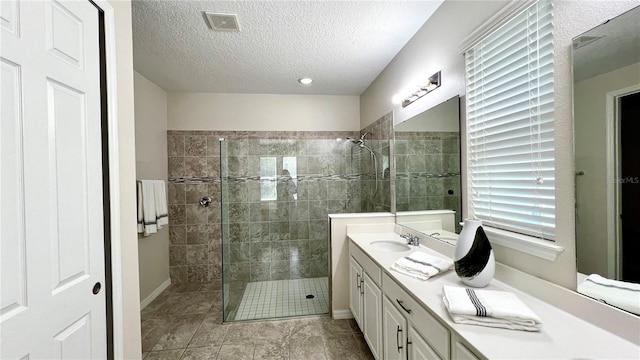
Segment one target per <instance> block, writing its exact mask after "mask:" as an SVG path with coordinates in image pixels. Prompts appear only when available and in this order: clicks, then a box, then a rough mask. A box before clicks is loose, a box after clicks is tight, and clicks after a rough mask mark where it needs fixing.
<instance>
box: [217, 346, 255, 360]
mask: <svg viewBox="0 0 640 360" xmlns="http://www.w3.org/2000/svg"><path fill="white" fill-rule="evenodd" d="M254 348H255V345H253V344H229V345H226V344H225V345H222V347H220V352H219V353H218V359H217V360H252V359H253V350H254Z"/></svg>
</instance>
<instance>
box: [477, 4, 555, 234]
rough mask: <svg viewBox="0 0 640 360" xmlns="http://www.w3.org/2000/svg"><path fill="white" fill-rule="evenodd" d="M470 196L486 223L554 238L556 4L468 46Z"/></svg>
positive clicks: (524, 15)
mask: <svg viewBox="0 0 640 360" xmlns="http://www.w3.org/2000/svg"><path fill="white" fill-rule="evenodd" d="M465 60H466V61H465V62H466V78H467V107H466V108H467V138H468V147H467V149H468V150H467V151H468V159H469V167H468V174H469V201H470V203H471V204H470V205H471V209H472V212H473V214H474V216H475V217H476V218H478V219H480V220H482V221H483V223H484V224H485V225H486V226H489V227H496V228H499V229H504V230H509V231H513V232H517V233H521V234H526V235H531V236H535V237H538V238H544V239H548V240H554V236H555V174H554V139H553V130H554V129H553V95H554V94H553V6H552V3H551V1H548V0H544V1H538V2H535V3H534V4H533V5H531V6H530V7H528V8H527V9H526V10H524V11H523V12H522V13H520V14H519V15H517V16H515V17H514V18H512V19H511V20H510V21H508V22H507V23H505V24H504V25H502V26H501V27H500V28H499V29H497V30H496V31H495V32H493V33H491V34H490V35H488V36H487V37H486V38H484V39H482V40H481V41H480V42H478V43H477V44H476V45H474V46H473V47H472V48H471V49H469V50H468V51H467V52H466V53H465Z"/></svg>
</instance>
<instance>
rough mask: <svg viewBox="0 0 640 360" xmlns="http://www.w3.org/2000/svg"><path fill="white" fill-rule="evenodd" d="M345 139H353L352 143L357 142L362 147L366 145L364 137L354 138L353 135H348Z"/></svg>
mask: <svg viewBox="0 0 640 360" xmlns="http://www.w3.org/2000/svg"><path fill="white" fill-rule="evenodd" d="M345 139H347V140H349V141H351V143H353V144H356V145H358V146H360V147H364V140H363V139H362V138H360V139H354V138H352V137H346V138H345Z"/></svg>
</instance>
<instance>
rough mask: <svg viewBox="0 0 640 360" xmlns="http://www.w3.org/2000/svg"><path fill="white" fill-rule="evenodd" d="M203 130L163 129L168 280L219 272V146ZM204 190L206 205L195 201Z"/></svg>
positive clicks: (191, 279)
mask: <svg viewBox="0 0 640 360" xmlns="http://www.w3.org/2000/svg"><path fill="white" fill-rule="evenodd" d="M219 137H220V136H218V135H217V134H216V133H214V132H206V131H168V132H167V147H168V155H169V184H168V193H169V198H168V204H169V244H170V245H169V272H170V275H171V282H172V283H182V282H204V281H212V280H214V279H220V278H221V277H222V258H221V256H222V235H221V231H220V229H221V228H220V223H221V212H220V180H219V176H220V173H219V172H220V156H219V155H220V146H219V142H218V138H219ZM204 196H210V197H211V198H212V200H213V203H212V205H211V206H210V207H208V208H203V207H202V206H200V204H199V201H200V199H201V198H202V197H204Z"/></svg>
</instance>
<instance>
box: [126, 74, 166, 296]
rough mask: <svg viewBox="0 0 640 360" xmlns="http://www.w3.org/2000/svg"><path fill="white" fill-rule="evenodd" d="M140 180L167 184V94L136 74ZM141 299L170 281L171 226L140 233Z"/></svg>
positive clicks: (137, 159) (137, 163) (136, 123)
mask: <svg viewBox="0 0 640 360" xmlns="http://www.w3.org/2000/svg"><path fill="white" fill-rule="evenodd" d="M134 90H135V116H136V121H135V128H136V177H137V178H138V179H160V180H165V181H167V173H168V171H167V159H168V158H167V93H166V92H165V91H164V90H162V89H161V88H160V87H159V86H157V85H156V84H154V83H152V82H151V81H149V80H148V79H147V78H145V77H144V76H142V75H140V74H138V73H137V72H136V73H135V74H134ZM138 261H139V265H138V267H139V271H140V299H141V300H142V301H143V302H144V300H145V299H147V297H148V296H149V295H151V293H152V292H153V291H154V290H156V289H158V288H159V287H160V286H161V285H163V284H164V283H165V282H166V281H168V280H169V227H168V226H165V227H163V228H162V229H161V230H159V231H158V232H157V233H155V234H153V235H150V236H142V235H141V234H138Z"/></svg>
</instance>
